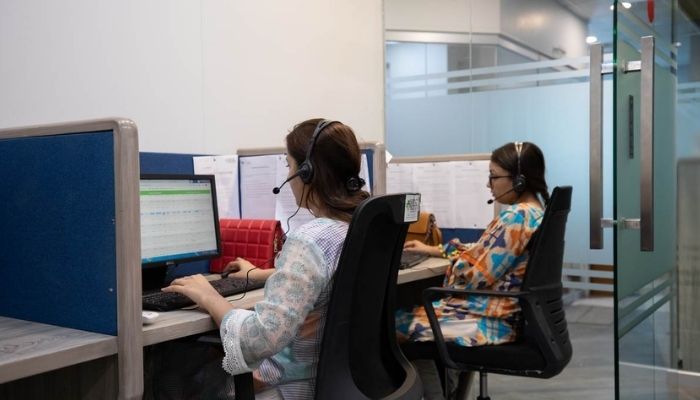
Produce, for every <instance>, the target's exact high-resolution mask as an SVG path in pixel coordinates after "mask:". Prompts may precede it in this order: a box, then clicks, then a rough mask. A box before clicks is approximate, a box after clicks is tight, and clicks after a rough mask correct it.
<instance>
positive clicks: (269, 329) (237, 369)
mask: <svg viewBox="0 0 700 400" xmlns="http://www.w3.org/2000/svg"><path fill="white" fill-rule="evenodd" d="M323 261H324V260H323V256H322V253H321V250H320V248H319V247H318V246H317V245H315V244H314V243H312V242H310V241H308V240H302V239H299V238H294V237H289V238H288V239H287V241H286V243H285V244H284V247H283V249H282V251H281V252H280V256H279V259H278V260H277V262H276V263H275V267H276V272H275V273H273V274H272V275H271V276H270V277H269V278H268V279H267V282H266V284H265V297H264V299H263V300H262V301H260V302H258V303H257V304H256V305H255V309H254V311H246V310H232V311H230V312H229V313H228V314H227V315H226V316H225V317H224V320H223V322H222V324H221V330H220V333H221V341H222V343H223V345H224V351H225V353H226V355H225V356H224V360H223V367H224V369H225V370H226V371H227V372H229V373H230V374H234V375H235V374H239V373H243V372H248V371H251V370H252V369H254V368H256V367H257V365H258V364H259V363H260V362H261V361H262V360H263V359H265V358H267V357H270V356H272V355H274V354H276V353H278V352H280V351H281V350H282V349H283V348H284V347H285V346H287V345H288V344H289V343H290V342H291V341H292V340H293V339H294V337H295V336H296V335H297V333H298V331H299V329H300V327H301V325H302V324H303V322H304V320H305V319H306V316H307V315H308V314H309V312H310V311H311V310H312V309H313V307H314V304H315V303H316V300H317V299H318V297H319V295H320V293H321V291H322V290H323V288H324V287H325V286H326V285H327V284H328V282H329V277H328V276H327V274H326V273H325V272H324V271H325V270H326V268H325V266H324V262H323Z"/></svg>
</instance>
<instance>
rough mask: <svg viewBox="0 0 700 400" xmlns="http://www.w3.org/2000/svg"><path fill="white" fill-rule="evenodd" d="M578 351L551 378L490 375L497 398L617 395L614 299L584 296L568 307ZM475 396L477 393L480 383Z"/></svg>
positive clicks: (569, 398) (572, 398) (586, 398)
mask: <svg viewBox="0 0 700 400" xmlns="http://www.w3.org/2000/svg"><path fill="white" fill-rule="evenodd" d="M566 318H567V321H568V323H569V335H570V338H571V343H572V344H573V349H574V354H573V357H572V359H571V361H570V362H569V365H568V366H567V367H566V368H565V369H564V371H562V373H561V374H559V375H557V376H555V377H553V378H551V379H535V378H521V377H514V376H504V375H496V374H491V375H489V394H490V395H491V397H492V398H493V399H495V400H496V399H497V400H510V399H538V400H548V399H557V400H560V399H566V400H579V399H580V400H590V399H614V398H615V394H614V390H615V379H614V373H615V368H614V360H615V358H614V347H613V346H614V344H613V308H612V300H611V299H597V298H593V299H581V300H577V301H575V302H574V303H573V304H572V305H571V306H569V307H567V309H566ZM472 393H474V394H473V395H472V396H470V398H471V399H473V398H475V397H476V393H478V386H477V387H476V388H474V389H473V392H472Z"/></svg>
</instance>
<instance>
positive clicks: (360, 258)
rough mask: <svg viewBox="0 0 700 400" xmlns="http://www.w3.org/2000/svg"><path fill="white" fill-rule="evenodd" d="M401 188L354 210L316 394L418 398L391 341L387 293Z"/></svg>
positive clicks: (399, 242) (390, 293)
mask: <svg viewBox="0 0 700 400" xmlns="http://www.w3.org/2000/svg"><path fill="white" fill-rule="evenodd" d="M406 196H407V195H406V194H395V195H386V196H379V197H373V198H370V199H368V200H366V201H365V202H363V203H362V204H361V205H360V206H359V207H358V208H357V210H356V211H355V213H354V214H353V217H352V221H351V222H350V226H349V228H348V235H347V238H346V240H345V244H344V246H343V251H342V253H341V255H340V260H339V263H338V268H337V270H336V272H335V276H334V278H333V279H334V282H333V289H332V292H331V297H330V302H329V305H328V314H327V319H326V325H325V327H324V331H323V339H322V343H321V354H320V356H319V362H318V370H317V374H316V398H317V399H383V398H397V399H398V398H401V399H420V398H421V394H422V387H421V384H420V379H419V378H418V377H417V375H416V372H415V370H414V369H413V368H412V367H411V365H410V363H409V362H408V361H407V360H406V359H405V357H404V356H403V354H402V353H401V351H400V350H399V347H398V345H397V343H396V334H395V329H394V295H395V290H396V278H397V274H398V267H399V261H400V257H401V250H402V247H403V242H404V239H405V237H406V232H407V230H408V225H409V223H410V222H414V221H415V220H416V219H417V217H418V215H417V214H415V216H413V215H411V213H408V219H409V220H407V218H405V216H404V214H405V213H406Z"/></svg>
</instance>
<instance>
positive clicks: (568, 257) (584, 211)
mask: <svg viewBox="0 0 700 400" xmlns="http://www.w3.org/2000/svg"><path fill="white" fill-rule="evenodd" d="M588 91H589V87H588V82H587V81H586V82H574V83H564V84H553V85H547V86H534V87H527V88H519V89H506V90H493V91H481V92H472V93H467V94H455V95H447V96H435V97H423V98H414V99H391V98H388V99H387V103H386V105H387V149H388V150H389V152H390V153H392V154H393V155H395V156H423V155H437V154H460V153H483V152H490V151H491V150H493V149H494V148H496V147H498V146H500V145H502V144H504V143H506V142H511V141H514V140H524V141H532V142H534V143H536V144H537V145H538V146H540V147H541V148H542V151H543V152H544V154H545V157H546V161H547V182H548V183H549V185H550V187H554V186H557V185H572V186H573V188H574V193H573V199H572V209H571V214H570V215H569V224H568V226H567V238H566V251H565V253H564V257H565V261H566V262H571V263H584V264H609V265H611V264H612V262H613V260H612V235H611V232H610V231H609V230H605V239H604V250H589V246H588V240H582V237H581V236H582V235H581V232H588V185H589V183H588V151H589V149H588ZM603 104H604V113H605V115H604V118H603V120H604V121H605V125H604V131H603V132H604V163H605V165H604V168H603V171H604V173H605V176H604V210H603V211H604V215H607V216H610V215H612V173H611V171H612V164H611V162H612V119H613V118H612V114H611V112H612V81H611V80H606V81H605V82H604V102H603ZM584 237H586V238H587V235H584Z"/></svg>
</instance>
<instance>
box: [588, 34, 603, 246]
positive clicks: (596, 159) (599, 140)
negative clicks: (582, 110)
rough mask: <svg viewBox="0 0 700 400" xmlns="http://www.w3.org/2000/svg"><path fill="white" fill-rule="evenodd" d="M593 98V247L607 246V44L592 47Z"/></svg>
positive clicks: (590, 102) (591, 197) (590, 115)
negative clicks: (605, 71)
mask: <svg viewBox="0 0 700 400" xmlns="http://www.w3.org/2000/svg"><path fill="white" fill-rule="evenodd" d="M590 51H591V55H590V62H589V65H588V70H589V74H590V76H589V82H590V93H589V97H588V101H589V116H588V118H589V121H588V122H589V123H588V126H589V143H590V149H589V155H588V157H589V160H588V168H589V176H590V178H589V192H588V193H589V201H588V204H589V207H590V210H589V227H590V237H589V238H590V248H591V249H602V248H603V226H602V225H601V220H602V218H603V45H602V44H600V43H596V44H593V45H591V47H590Z"/></svg>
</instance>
